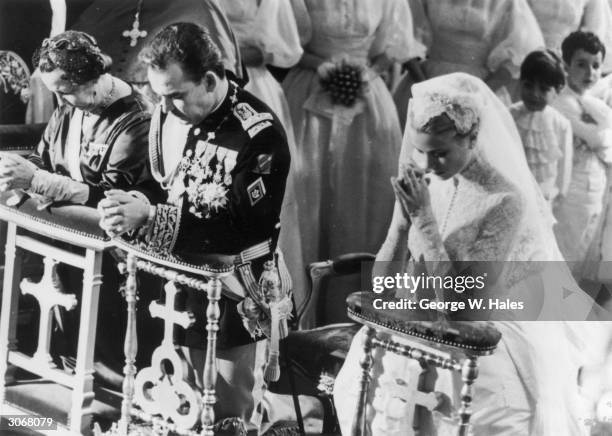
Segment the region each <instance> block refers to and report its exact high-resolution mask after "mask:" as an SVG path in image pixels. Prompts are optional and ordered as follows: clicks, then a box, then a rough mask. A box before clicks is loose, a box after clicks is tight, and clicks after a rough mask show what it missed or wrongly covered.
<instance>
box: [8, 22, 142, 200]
mask: <svg viewBox="0 0 612 436" xmlns="http://www.w3.org/2000/svg"><path fill="white" fill-rule="evenodd" d="M34 64H35V65H36V66H37V67H38V68H40V71H41V79H42V81H43V82H44V84H45V86H46V87H47V88H48V89H49V90H50V91H52V92H54V93H55V95H56V96H57V98H58V100H59V101H60V102H61V103H62V105H61V106H60V107H59V108H58V109H56V110H55V112H54V113H53V115H52V116H51V119H50V121H49V124H48V125H47V128H46V129H45V132H44V134H43V137H42V139H41V140H40V142H39V144H38V147H37V148H36V151H35V152H34V153H33V154H32V155H31V156H30V157H29V158H28V159H27V160H26V159H23V158H20V157H19V156H15V155H4V156H3V159H2V160H1V161H0V190H2V191H5V190H9V189H23V190H26V191H28V192H29V193H32V194H38V195H39V196H42V197H44V198H45V199H46V201H67V202H71V203H76V204H85V205H88V206H95V205H96V204H97V203H98V201H99V200H100V199H102V197H103V196H104V195H103V192H104V191H105V190H108V189H111V188H118V189H128V190H129V189H130V188H131V187H132V186H134V185H136V184H138V183H140V182H144V181H146V180H147V179H148V178H149V176H148V171H147V169H146V162H147V140H148V131H149V116H148V115H147V114H146V113H145V112H144V111H143V109H144V107H143V105H142V104H141V102H140V101H139V100H138V99H137V98H136V96H135V94H134V92H133V90H132V88H131V87H130V86H129V85H128V84H127V83H125V82H124V81H122V80H120V79H118V78H116V77H113V76H111V75H110V74H108V72H107V71H108V69H109V67H110V65H111V59H110V58H109V57H108V56H106V55H105V54H104V53H102V52H101V51H100V48H99V47H98V45H97V43H96V41H95V39H93V38H92V37H91V36H89V35H87V34H85V33H82V32H75V31H68V32H64V33H61V34H59V35H57V36H55V37H53V38H51V39H46V40H45V41H44V42H43V44H42V46H41V47H40V49H39V50H38V51H37V52H36V54H35V55H34Z"/></svg>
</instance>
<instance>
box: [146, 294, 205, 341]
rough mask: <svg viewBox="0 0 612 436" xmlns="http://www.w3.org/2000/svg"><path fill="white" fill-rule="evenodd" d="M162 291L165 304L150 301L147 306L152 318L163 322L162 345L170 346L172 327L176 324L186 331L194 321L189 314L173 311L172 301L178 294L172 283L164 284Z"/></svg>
mask: <svg viewBox="0 0 612 436" xmlns="http://www.w3.org/2000/svg"><path fill="white" fill-rule="evenodd" d="M164 290H165V291H166V302H165V303H164V304H160V303H158V302H157V301H152V302H151V304H149V312H150V313H151V316H152V317H153V318H161V319H163V320H164V340H163V342H162V345H170V346H172V327H173V325H174V324H178V325H180V326H181V327H183V328H184V329H186V328H188V327H190V326H191V325H192V324H193V323H194V322H195V319H194V317H193V314H191V313H189V312H180V311H178V310H174V300H175V296H176V293H177V292H178V289H176V286H175V284H174V282H168V283H166V285H165V286H164Z"/></svg>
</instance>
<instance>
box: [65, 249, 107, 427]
mask: <svg viewBox="0 0 612 436" xmlns="http://www.w3.org/2000/svg"><path fill="white" fill-rule="evenodd" d="M100 286H102V251H95V250H92V249H88V250H87V251H86V253H85V269H84V271H83V294H82V295H83V296H82V302H81V320H80V324H79V325H80V327H79V342H78V346H77V347H78V348H77V361H76V367H75V369H74V372H75V373H74V376H75V381H74V387H73V391H72V408H71V411H70V429H71V430H72V431H74V432H75V433H82V432H85V431H88V430H89V427H90V421H91V410H90V407H91V403H92V402H93V399H94V392H93V373H94V364H93V362H94V349H95V344H96V326H97V324H98V300H99V296H100Z"/></svg>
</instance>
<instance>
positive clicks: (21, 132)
mask: <svg viewBox="0 0 612 436" xmlns="http://www.w3.org/2000/svg"><path fill="white" fill-rule="evenodd" d="M45 127H46V124H45V123H41V124H0V151H15V152H18V153H23V154H29V153H30V152H31V151H33V150H34V147H35V146H36V144H37V143H38V141H39V140H40V137H41V136H42V134H43V132H44V130H45Z"/></svg>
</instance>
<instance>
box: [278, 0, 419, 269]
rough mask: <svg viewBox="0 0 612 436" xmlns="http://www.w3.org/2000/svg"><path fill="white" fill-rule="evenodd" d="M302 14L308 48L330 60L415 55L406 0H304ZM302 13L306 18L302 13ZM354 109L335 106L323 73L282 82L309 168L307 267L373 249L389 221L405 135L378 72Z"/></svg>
mask: <svg viewBox="0 0 612 436" xmlns="http://www.w3.org/2000/svg"><path fill="white" fill-rule="evenodd" d="M302 6H304V7H302V8H301V9H300V11H296V19H297V20H298V28H300V29H303V31H304V32H305V33H307V34H305V35H303V40H304V44H305V51H306V52H307V53H309V54H313V55H316V56H318V57H320V58H323V59H325V60H331V59H337V58H339V57H347V58H349V59H350V60H351V61H354V62H359V63H363V64H365V63H368V62H370V61H371V60H372V59H374V58H375V57H376V56H378V55H381V54H383V53H384V54H387V55H388V56H389V57H391V58H393V59H398V60H400V61H403V60H407V59H408V58H410V57H411V55H412V53H413V51H412V50H413V49H414V47H413V44H414V40H413V36H412V28H411V26H410V25H409V24H408V25H407V24H406V23H412V19H411V17H410V11H409V9H408V7H407V5H406V3H405V0H385V1H382V2H381V1H380V0H343V1H341V2H340V1H328V0H306V1H305V2H304V4H303V5H302ZM298 12H300V13H298ZM366 74H367V75H368V76H369V80H368V82H367V87H366V90H365V92H364V95H363V98H360V99H358V101H357V102H356V104H355V105H354V106H353V107H345V106H342V105H335V104H332V102H331V100H330V97H329V95H328V94H327V93H326V92H324V91H323V90H322V88H321V85H320V81H319V76H318V75H317V72H316V71H314V70H311V69H306V68H303V67H301V66H296V67H294V68H293V69H292V70H291V71H290V72H289V75H288V76H287V77H286V79H285V81H284V82H283V88H284V89H285V92H286V95H287V100H288V102H289V107H290V109H291V116H292V119H293V126H294V129H295V133H296V141H297V147H298V156H299V157H298V160H300V161H301V162H302V164H303V167H302V168H303V171H302V173H301V176H302V177H301V180H302V182H303V183H302V188H303V189H302V191H301V192H302V195H301V201H300V219H301V222H300V225H301V227H302V228H301V235H300V236H301V240H302V245H303V248H304V257H305V260H306V262H313V261H317V260H321V259H329V258H331V257H334V256H338V255H340V254H344V253H347V252H355V251H361V252H363V251H369V252H375V251H376V250H377V249H378V247H379V246H380V244H381V243H382V241H383V239H384V236H385V229H386V227H387V225H388V220H389V219H390V217H391V211H392V206H393V192H392V190H391V186H390V185H389V177H390V176H392V175H393V174H394V173H395V171H396V168H397V159H398V156H399V151H400V146H401V136H402V135H401V130H400V125H399V121H398V119H397V114H396V112H395V108H394V105H393V101H392V99H391V95H390V93H389V91H388V90H387V88H386V87H385V84H384V82H383V80H382V79H381V78H380V77H379V76H377V75H376V74H374V73H373V72H372V71H367V72H366Z"/></svg>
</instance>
